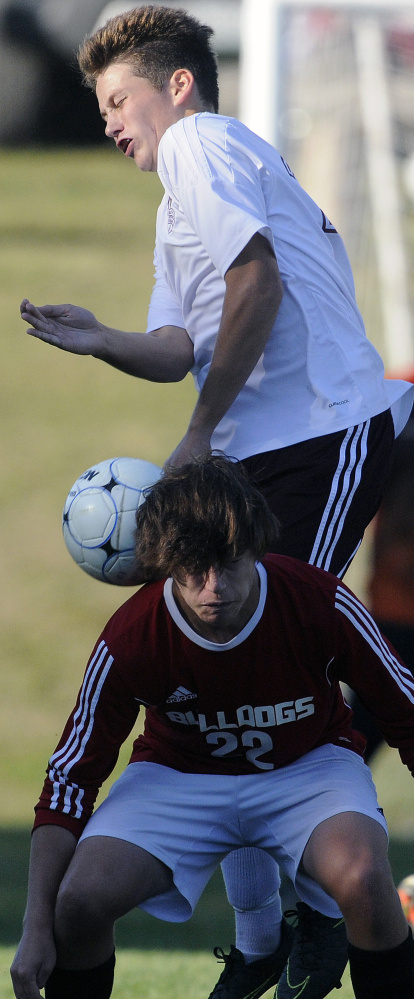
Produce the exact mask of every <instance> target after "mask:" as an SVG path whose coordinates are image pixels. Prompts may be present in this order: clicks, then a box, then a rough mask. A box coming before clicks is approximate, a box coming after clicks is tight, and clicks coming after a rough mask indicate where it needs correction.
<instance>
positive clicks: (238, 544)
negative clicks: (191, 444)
mask: <svg viewBox="0 0 414 999" xmlns="http://www.w3.org/2000/svg"><path fill="white" fill-rule="evenodd" d="M278 534H279V530H278V522H277V520H276V517H275V516H274V515H273V514H272V513H271V511H270V509H269V507H268V505H267V503H266V500H265V499H264V497H263V496H262V494H261V493H260V492H259V491H258V490H257V489H256V488H255V486H253V485H252V483H251V482H250V481H249V479H248V477H247V473H246V472H245V469H244V467H243V465H241V464H240V463H239V462H235V461H234V460H233V459H230V458H227V457H226V456H224V455H222V454H217V453H216V454H209V455H207V457H206V458H204V459H202V460H201V459H200V460H199V461H194V462H191V463H189V464H187V465H183V466H181V468H171V469H169V470H167V471H166V473H165V474H164V476H163V477H162V478H161V479H160V480H159V481H158V482H157V483H156V484H155V485H154V486H152V487H151V489H150V490H149V492H148V495H147V497H146V500H145V503H143V504H142V506H140V507H139V508H138V511H137V535H136V537H137V542H136V554H137V559H138V563H139V566H140V569H141V570H142V571H143V573H144V576H145V578H148V579H162V578H163V577H165V576H174V577H175V578H177V579H179V578H180V576H181V575H182V573H183V572H184V573H190V574H195V573H204V572H208V570H209V569H210V568H212V567H215V568H222V567H223V566H225V565H226V564H228V563H229V562H231V561H233V560H234V559H237V558H240V556H241V555H243V554H244V553H245V552H251V554H252V555H254V557H255V558H256V559H260V558H262V557H263V555H265V554H266V552H267V551H274V550H275V543H276V540H277V537H278Z"/></svg>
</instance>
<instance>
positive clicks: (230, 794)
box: [81, 745, 387, 922]
mask: <svg viewBox="0 0 414 999" xmlns="http://www.w3.org/2000/svg"><path fill="white" fill-rule="evenodd" d="M350 811H352V812H359V813H361V814H363V815H368V816H370V817H371V818H372V819H376V820H377V822H379V823H380V825H382V826H383V828H384V829H385V831H387V826H386V822H385V818H384V816H383V814H382V811H381V809H380V808H379V807H378V801H377V795H376V791H375V787H374V784H373V781H372V777H371V772H370V770H369V768H368V767H367V766H366V765H365V763H364V762H363V760H362V759H361V757H359V756H357V755H356V753H353V752H351V751H350V750H348V749H343V748H342V747H340V746H333V745H327V746H321V747H319V748H318V749H314V750H312V751H311V752H310V753H308V754H307V755H306V756H303V757H302V758H301V759H300V760H297V761H296V762H295V763H292V764H290V765H289V766H287V767H283V768H281V769H280V770H272V771H271V772H269V771H267V772H266V773H258V774H252V775H250V774H249V775H242V776H237V777H235V776H223V775H220V774H217V775H216V774H187V773H181V772H179V771H177V770H171V769H170V768H169V767H164V766H160V765H159V764H157V763H131V764H129V766H128V767H127V768H126V770H125V771H124V773H123V774H122V775H121V777H120V778H119V779H118V780H117V781H116V782H115V784H114V785H113V787H112V789H111V791H110V792H109V794H108V797H107V798H106V799H105V801H103V802H102V804H101V805H100V806H99V808H97V810H96V812H95V813H94V814H93V815H92V817H91V818H90V819H89V822H88V824H87V826H86V828H85V830H84V832H83V834H82V837H81V839H86V838H87V837H90V836H113V837H115V838H116V839H123V840H127V841H128V842H130V843H135V844H136V845H137V846H140V847H142V848H143V849H144V850H147V851H148V852H149V853H151V854H152V855H153V856H154V857H157V858H158V859H159V860H162V861H163V862H164V864H166V865H167V866H168V867H170V868H171V870H172V872H173V878H174V888H172V889H171V890H170V891H168V892H166V893H165V894H163V895H157V896H154V897H153V898H150V899H147V900H146V901H145V902H143V903H142V904H141V908H142V909H145V910H146V911H147V912H150V913H151V914H152V915H153V916H157V917H158V919H165V920H168V921H170V922H183V921H184V920H186V919H189V918H190V916H191V915H192V913H193V911H194V908H195V906H196V904H197V902H198V900H199V898H200V895H201V893H202V891H203V890H204V888H205V886H206V884H207V882H208V881H209V879H210V877H211V875H212V874H213V872H214V870H215V869H216V868H217V867H218V865H219V864H220V862H221V861H222V859H223V857H225V856H226V854H228V853H231V852H232V851H233V850H237V849H238V848H240V847H244V846H249V845H250V846H256V847H260V848H261V849H263V850H265V851H266V852H267V853H270V854H271V856H272V857H274V859H275V860H276V861H277V863H278V864H279V865H280V866H281V868H282V869H283V870H284V871H285V872H286V874H287V875H288V877H289V878H290V880H291V881H292V882H293V884H294V886H295V888H296V891H297V894H298V896H299V898H301V899H302V900H303V901H304V902H307V903H308V905H310V906H312V907H313V908H315V909H318V910H319V911H320V912H322V913H323V914H324V915H326V916H332V917H333V918H335V917H336V916H340V912H339V909H338V907H337V905H336V903H335V902H334V900H333V899H332V898H331V897H330V896H329V895H327V894H326V893H325V892H324V891H323V890H322V888H320V887H319V885H318V884H316V882H315V881H313V880H312V879H311V878H309V877H308V876H307V875H306V874H305V873H304V871H303V869H302V868H301V867H300V861H301V858H302V855H303V851H304V849H305V846H306V844H307V842H308V840H309V837H310V836H311V834H312V832H313V830H314V829H315V828H316V826H318V825H319V824H320V822H323V821H324V819H327V818H330V817H331V816H332V815H337V814H338V813H340V812H350Z"/></svg>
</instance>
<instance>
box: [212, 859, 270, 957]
mask: <svg viewBox="0 0 414 999" xmlns="http://www.w3.org/2000/svg"><path fill="white" fill-rule="evenodd" d="M221 869H222V872H223V878H224V883H225V886H226V892H227V898H228V900H229V902H230V905H232V906H233V909H234V915H235V921H236V947H237V948H238V949H239V950H240V951H241V952H242V954H243V956H244V958H245V961H246V963H247V964H250V963H251V962H252V961H258V960H260V958H263V957H268V956H269V954H273V952H274V951H275V950H276V949H277V947H278V946H279V943H280V927H281V921H282V906H281V901H280V895H279V888H280V875H279V868H278V866H277V864H276V861H275V860H273V857H270V856H269V854H268V853H265V852H264V850H259V849H257V847H252V846H249V847H242V848H241V849H240V850H234V851H233V853H229V854H228V856H227V857H225V859H224V860H223V861H222V864H221Z"/></svg>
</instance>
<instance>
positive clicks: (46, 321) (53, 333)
mask: <svg viewBox="0 0 414 999" xmlns="http://www.w3.org/2000/svg"><path fill="white" fill-rule="evenodd" d="M20 313H21V317H22V319H23V320H24V321H25V322H26V323H29V325H30V329H28V331H27V332H28V333H29V335H30V336H35V337H37V338H38V339H39V340H43V341H44V343H50V344H51V345H52V346H54V347H59V348H60V350H68V351H70V352H71V353H72V354H94V355H97V354H99V349H100V347H101V343H102V333H103V331H104V330H105V329H106V327H104V326H103V325H102V323H99V322H98V320H97V319H96V317H95V316H94V314H93V312H89V310H88V309H82V308H80V307H79V306H77V305H42V306H39V307H37V306H35V305H33V304H32V303H31V302H29V301H28V299H27V298H25V299H23V302H22V304H21V306H20Z"/></svg>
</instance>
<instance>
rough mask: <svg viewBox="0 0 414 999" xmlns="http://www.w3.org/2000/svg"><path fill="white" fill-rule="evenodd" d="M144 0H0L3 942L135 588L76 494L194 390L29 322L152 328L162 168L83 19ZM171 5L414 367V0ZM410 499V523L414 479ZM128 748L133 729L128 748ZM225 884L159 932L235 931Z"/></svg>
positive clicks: (209, 936)
mask: <svg viewBox="0 0 414 999" xmlns="http://www.w3.org/2000/svg"><path fill="white" fill-rule="evenodd" d="M136 5H137V4H136V2H134V3H129V4H127V3H118V2H112V3H108V4H104V3H103V2H102V0H0V87H1V93H2V109H1V114H0V190H1V201H0V204H1V211H0V233H1V239H0V292H1V297H0V301H1V309H0V343H1V350H2V365H1V374H0V379H1V392H0V406H1V453H2V475H1V477H0V495H1V509H2V517H1V521H0V551H1V563H0V564H1V570H0V571H1V586H2V596H1V617H2V627H1V650H2V656H1V681H2V698H1V701H0V740H1V744H0V786H1V796H0V878H1V888H2V895H1V898H2V901H1V902H0V944H1V943H9V944H14V943H15V942H16V941H17V939H18V937H19V933H20V922H21V916H22V911H23V905H24V887H25V882H26V865H27V853H28V845H29V830H30V825H31V821H32V809H33V804H34V802H35V800H36V798H37V795H38V791H39V789H40V785H41V783H42V780H43V772H44V769H45V766H46V762H47V758H48V755H49V753H50V751H51V750H52V749H53V748H54V746H55V743H56V741H57V738H58V736H59V734H60V732H61V729H62V727H63V722H64V720H65V718H66V716H67V714H68V712H69V710H70V709H71V707H72V704H73V700H74V696H75V693H76V691H77V689H78V686H79V683H80V681H81V677H82V675H83V670H84V666H85V663H86V660H87V657H88V655H89V652H90V649H91V647H92V645H93V644H94V641H95V639H96V636H97V634H98V633H99V631H100V630H101V628H102V626H103V625H104V623H105V621H106V620H107V618H108V617H109V615H110V614H111V613H112V612H113V611H114V610H115V609H116V607H118V606H119V605H120V604H121V603H122V602H123V600H124V599H126V598H127V596H129V594H130V592H131V591H130V590H123V589H120V588H117V587H111V586H109V585H108V586H106V585H104V584H101V583H99V582H97V581H95V580H93V579H91V578H90V577H88V576H86V575H85V574H84V573H82V572H81V570H80V569H79V568H78V567H77V566H75V564H74V563H73V562H72V561H71V559H70V556H69V554H68V553H67V551H66V548H65V546H64V543H63V539H62V535H61V511H62V507H63V503H64V500H65V498H66V495H67V493H68V491H69V489H70V487H71V485H72V483H73V482H74V480H75V479H76V478H77V477H78V475H79V474H80V473H81V472H82V471H84V470H85V469H86V468H88V467H89V466H90V464H92V463H93V462H96V461H100V460H103V459H104V458H108V457H115V456H116V455H121V454H125V455H132V456H138V457H141V458H145V459H148V460H150V461H154V462H156V463H158V464H162V463H163V461H164V460H165V459H166V457H167V456H168V454H169V453H170V451H171V450H172V449H173V447H174V445H175V444H176V442H177V441H178V440H179V439H180V436H181V434H182V433H183V431H184V428H185V426H186V422H187V418H188V415H189V413H190V411H191V408H192V406H193V403H194V390H193V386H192V380H191V378H188V379H186V381H185V382H184V384H180V385H171V386H159V385H150V384H147V383H144V382H137V381H135V380H134V379H131V378H128V377H127V376H125V375H122V374H120V373H119V372H116V371H115V370H113V369H110V368H106V367H105V365H104V364H101V363H99V362H97V361H95V360H94V359H92V358H77V357H72V356H70V355H64V354H62V353H60V352H59V351H55V350H54V349H52V348H50V347H47V346H45V345H44V344H41V343H39V342H38V341H36V340H34V339H33V338H30V337H27V336H26V334H25V328H24V326H23V324H22V322H21V320H20V316H19V305H20V301H21V299H22V298H23V297H28V298H30V299H31V300H32V301H34V302H35V303H36V304H43V303H45V302H48V301H51V302H67V301H72V302H75V303H76V304H79V305H83V306H85V307H86V308H90V309H92V311H94V312H95V313H96V314H97V315H98V317H99V318H100V319H102V321H104V322H105V323H107V324H108V325H113V326H115V327H118V328H125V329H131V330H134V329H138V330H140V329H144V328H145V323H146V311H147V304H148V300H149V295H150V292H151V286H152V249H153V232H154V225H155V214H156V209H157V205H158V202H159V200H160V196H161V187H160V184H159V181H158V178H157V177H156V176H153V175H148V174H139V173H138V172H137V171H136V170H135V168H133V164H130V163H128V164H127V163H126V162H124V160H123V159H122V157H120V156H119V155H118V153H117V152H116V150H115V149H114V148H113V144H111V143H110V142H109V141H108V140H105V137H104V135H103V128H102V122H101V119H100V116H99V114H98V111H97V106H96V100H95V98H94V96H93V95H91V94H89V93H88V91H87V90H85V89H84V88H83V87H82V86H81V84H80V80H79V76H78V72H77V69H76V50H77V48H78V46H79V44H80V43H81V41H82V40H83V38H84V36H85V35H86V34H88V33H89V32H91V31H92V30H93V29H94V28H95V27H96V26H98V24H102V23H104V22H105V20H106V19H107V17H109V16H111V15H112V14H114V13H116V12H118V11H120V10H121V9H126V8H127V7H128V6H129V7H131V8H132V7H133V6H136ZM168 5H169V6H177V7H178V6H179V7H184V8H185V9H187V10H188V11H189V12H190V13H193V14H194V15H195V16H197V17H199V18H200V19H201V20H203V21H205V22H207V23H210V24H211V25H212V27H214V29H215V42H216V49H217V53H218V59H219V73H220V88H221V108H220V110H221V112H222V113H224V114H230V115H236V116H238V117H240V118H242V120H244V121H245V122H246V124H248V125H249V126H250V127H252V128H253V129H255V130H256V131H258V132H260V133H261V134H263V135H264V137H265V138H267V139H269V141H271V142H273V143H274V144H276V145H277V147H278V148H279V150H280V152H281V153H282V155H283V156H284V158H285V159H287V160H288V162H289V163H290V165H291V167H292V168H293V170H294V171H295V173H296V175H297V177H298V179H299V180H300V182H301V183H302V184H303V186H304V187H305V188H306V189H307V190H308V192H309V193H310V194H311V195H312V197H314V199H315V200H316V201H317V202H318V203H319V204H320V205H321V207H322V208H323V210H324V212H326V214H327V215H328V216H329V218H330V219H331V220H332V221H333V222H334V224H335V225H336V227H337V228H338V229H339V231H340V232H341V234H342V235H343V237H344V239H345V243H346V245H347V248H348V251H349V254H350V257H351V261H352V264H353V268H354V274H355V281H356V286H357V298H358V303H359V305H360V308H361V310H362V312H363V315H364V318H365V321H366V325H367V331H368V335H369V336H370V338H371V339H372V340H373V342H374V343H375V345H376V346H377V348H378V349H379V350H380V352H381V354H382V356H383V358H384V361H385V364H386V368H387V371H388V372H389V373H390V374H391V375H400V374H403V375H405V374H412V372H413V371H414V361H413V358H414V340H413V323H412V314H413V302H412V296H413V288H414V282H413V269H414V248H413V240H414V8H413V3H412V2H411V0H410V3H408V2H406V3H399V2H398V0H396V2H395V0H394V2H393V3H392V4H391V3H389V4H387V3H386V2H384V0H382V2H380V3H378V5H377V6H375V4H374V5H373V6H369V5H368V4H366V3H365V2H364V0H361V2H360V3H356V4H355V3H354V4H353V5H352V6H347V5H346V4H343V5H341V7H339V6H338V5H337V4H336V3H333V2H332V4H330V3H323V4H319V5H316V4H312V5H310V4H306V3H298V2H296V0H291V2H290V3H285V4H283V5H278V4H277V3H276V2H275V0H255V2H252V0H219V2H216V0H192V2H190V0H188V2H186V3H185V2H182V3H177V2H174V0H170V3H169V4H168ZM407 489H408V487H407ZM407 496H408V492H407ZM409 506H410V511H411V521H410V523H408V527H407V528H406V538H408V539H409V538H410V537H412V532H413V529H412V515H413V511H414V497H413V498H412V499H411V500H409ZM405 516H406V514H405ZM408 519H409V518H408ZM410 531H411V535H410ZM404 550H405V552H406V553H407V552H408V551H409V543H408V541H405V542H404ZM372 551H373V532H372V531H369V532H368V534H367V537H366V539H365V541H364V543H363V546H362V548H361V551H360V553H359V554H358V557H357V559H356V560H355V564H354V565H353V567H352V568H351V571H350V572H349V573H348V575H347V578H346V582H347V583H348V584H349V585H350V586H351V587H352V588H353V589H355V590H356V592H357V593H358V595H359V596H360V597H361V598H362V599H364V600H366V601H367V602H368V603H369V602H370V599H371V595H370V594H371V589H370V587H371V582H370V580H371V576H372V572H373V555H372ZM400 562H401V559H400ZM413 564H414V563H413V559H412V558H411V562H410V564H409V565H408V570H407V572H408V577H409V578H410V579H411V592H413V585H412V584H414V569H413ZM410 573H411V576H410ZM412 625H414V622H412ZM127 756H128V747H127V748H126V749H125V752H124V753H123V754H122V757H121V759H120V762H119V767H118V769H119V768H121V766H123V765H124V764H125V761H126V759H127ZM373 771H374V777H375V780H376V782H377V785H378V788H379V796H380V800H381V804H382V805H383V806H384V808H385V811H386V814H387V818H388V820H389V825H390V830H391V857H392V863H393V869H394V872H395V879H396V881H398V880H399V879H400V878H402V877H403V875H405V874H407V873H411V872H412V870H414V818H413V807H412V806H413V792H412V781H411V778H410V777H409V776H408V773H406V772H405V771H404V768H403V767H402V764H401V763H400V761H399V758H398V754H397V753H396V752H394V751H393V750H390V749H388V748H386V747H384V746H381V747H380V748H379V750H378V752H377V754H376V755H375V758H374V760H373ZM209 892H210V893H209V894H208V897H207V899H206V901H205V902H203V903H202V905H201V907H200V915H199V916H198V915H197V916H196V917H194V920H192V921H191V924H189V926H188V927H187V928H184V930H183V928H182V927H180V928H177V927H168V926H165V924H161V923H159V922H158V921H156V931H155V930H154V923H153V921H151V918H150V917H146V916H145V915H144V917H143V924H141V923H139V933H140V941H144V946H145V945H146V943H145V941H148V946H150V945H152V946H154V939H155V937H154V934H155V932H156V933H157V934H160V936H157V937H156V940H158V941H159V945H160V946H165V947H171V946H175V947H184V948H185V947H188V946H192V947H196V948H197V947H202V948H211V947H212V946H214V945H215V944H217V942H219V943H220V944H222V945H223V946H226V947H228V946H229V944H230V943H231V941H232V923H231V918H230V916H229V913H228V911H227V909H226V906H225V903H224V901H223V897H222V886H221V883H220V882H219V880H216V881H215V882H214V883H213V885H212V886H211V889H209ZM217 899H220V904H218V902H217ZM128 919H129V921H128V920H127V921H126V922H125V925H124V926H123V928H121V929H120V939H121V940H122V941H123V942H124V943H125V944H127V945H132V944H133V943H134V942H136V941H137V933H138V924H137V919H138V920H139V919H141V917H137V919H136V918H135V915H134V916H133V917H131V919H130V918H129V917H128ZM221 919H222V920H223V922H222V923H220V920H221ZM198 920H200V922H198ZM186 934H187V935H186ZM0 994H1V983H0ZM6 994H9V993H8V992H5V993H4V995H6Z"/></svg>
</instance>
